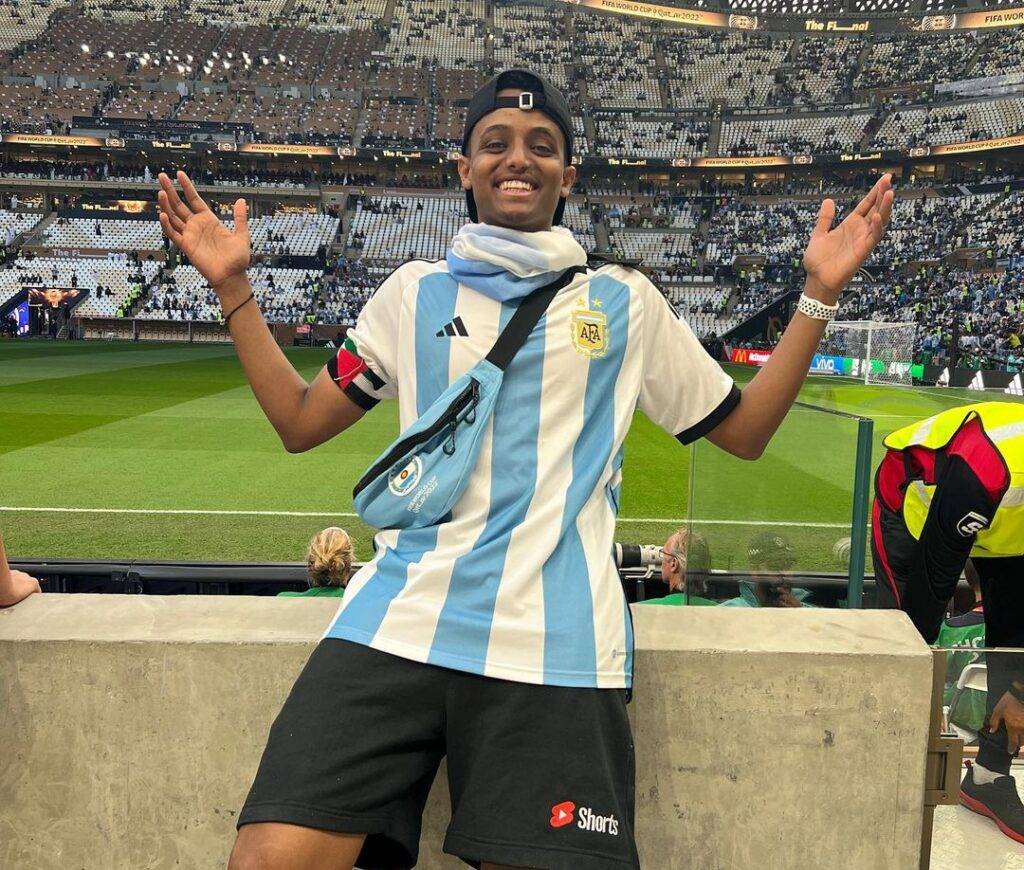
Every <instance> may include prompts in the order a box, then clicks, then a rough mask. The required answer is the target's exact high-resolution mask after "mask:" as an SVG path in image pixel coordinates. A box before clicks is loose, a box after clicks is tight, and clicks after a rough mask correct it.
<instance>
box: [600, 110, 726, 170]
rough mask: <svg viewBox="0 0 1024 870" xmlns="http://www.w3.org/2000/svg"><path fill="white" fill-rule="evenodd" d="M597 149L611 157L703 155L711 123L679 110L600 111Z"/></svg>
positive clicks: (668, 157)
mask: <svg viewBox="0 0 1024 870" xmlns="http://www.w3.org/2000/svg"><path fill="white" fill-rule="evenodd" d="M594 123H595V125H596V126H597V137H598V143H597V153H598V154H602V155H606V156H609V157H613V156H623V157H660V158H665V159H669V160H671V159H672V158H674V157H700V156H702V155H704V154H705V153H706V151H707V145H708V136H709V133H710V128H711V123H710V121H708V120H707V118H700V117H693V116H687V115H678V114H664V115H641V114H639V113H621V114H603V113H602V114H596V113H595V115H594Z"/></svg>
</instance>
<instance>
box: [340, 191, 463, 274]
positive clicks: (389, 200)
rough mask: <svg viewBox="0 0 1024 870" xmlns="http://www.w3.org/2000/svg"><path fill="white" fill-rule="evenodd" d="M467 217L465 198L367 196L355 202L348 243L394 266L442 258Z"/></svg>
mask: <svg viewBox="0 0 1024 870" xmlns="http://www.w3.org/2000/svg"><path fill="white" fill-rule="evenodd" d="M467 219H468V216H467V214H466V201H465V199H464V198H462V197H454V196H386V197H379V198H378V197H370V196H364V197H362V198H361V199H360V201H358V202H357V203H356V206H355V212H354V215H353V218H352V225H351V228H350V230H349V234H348V242H347V245H348V247H349V248H354V249H357V250H359V251H361V253H362V256H363V258H365V259H366V260H367V261H373V262H379V263H386V264H391V265H397V264H398V263H401V262H404V261H405V260H409V259H423V260H440V259H443V257H444V254H445V249H446V248H447V246H448V243H449V242H450V241H451V239H452V236H454V235H455V233H456V232H457V231H458V229H459V227H460V226H462V224H464V223H465V222H466V220H467Z"/></svg>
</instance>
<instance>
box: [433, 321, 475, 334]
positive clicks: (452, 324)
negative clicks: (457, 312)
mask: <svg viewBox="0 0 1024 870" xmlns="http://www.w3.org/2000/svg"><path fill="white" fill-rule="evenodd" d="M434 335H436V336H437V337H438V338H444V337H445V336H446V335H448V336H456V335H461V336H462V337H463V338H465V337H466V336H468V335H469V332H468V331H467V329H466V324H465V323H463V322H462V318H461V317H456V318H455V319H454V320H450V321H449V322H448V323H446V324H445V325H444V326H442V327H441V328H440V329H439V330H438V331H437V332H435V333H434Z"/></svg>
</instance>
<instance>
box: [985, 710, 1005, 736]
mask: <svg viewBox="0 0 1024 870" xmlns="http://www.w3.org/2000/svg"><path fill="white" fill-rule="evenodd" d="M1002 724H1003V714H1002V713H1000V712H999V711H997V710H993V711H992V715H991V716H990V717H989V720H988V730H989V731H990V732H991V733H992V734H995V733H996V731H998V730H999V726H1000V725H1002Z"/></svg>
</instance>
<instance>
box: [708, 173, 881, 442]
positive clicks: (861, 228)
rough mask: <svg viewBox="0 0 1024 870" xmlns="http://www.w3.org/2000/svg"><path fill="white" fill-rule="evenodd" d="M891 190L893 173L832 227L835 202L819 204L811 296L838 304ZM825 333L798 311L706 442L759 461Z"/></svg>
mask: <svg viewBox="0 0 1024 870" xmlns="http://www.w3.org/2000/svg"><path fill="white" fill-rule="evenodd" d="M891 188H892V178H891V176H890V175H883V176H882V178H881V179H880V180H879V181H878V182H877V183H876V184H875V186H874V187H873V188H872V189H871V192H870V193H868V195H867V196H865V197H864V199H862V200H861V201H860V203H859V204H858V205H857V208H856V209H854V211H852V212H851V213H850V214H849V215H847V217H846V219H845V220H844V221H843V222H842V223H841V224H840V225H839V226H838V227H836V228H835V229H834V230H831V231H830V230H829V227H831V226H832V220H833V218H834V217H835V209H836V207H835V203H834V202H833V201H832V200H831V199H826V200H825V201H824V202H823V203H822V204H821V209H820V210H819V212H818V221H817V223H816V225H815V227H814V231H813V232H812V233H811V241H810V244H809V245H808V246H807V250H806V251H805V252H804V268H805V269H806V271H807V282H806V284H805V285H804V292H805V293H806V294H807V295H808V296H810V297H812V298H814V299H818V300H819V301H821V302H824V303H825V304H827V305H834V304H835V303H836V301H837V300H838V299H839V294H840V293H841V292H842V290H843V288H844V287H845V286H846V284H847V282H849V280H850V279H851V278H852V277H853V276H854V275H855V274H856V273H857V270H858V269H859V268H860V266H861V264H862V263H863V262H864V261H865V260H866V259H867V257H868V255H869V254H870V253H871V251H872V249H873V248H874V247H875V245H876V244H878V241H879V239H881V237H882V234H883V233H884V232H885V227H886V225H887V224H888V222H889V215H890V213H891V211H892V201H893V192H892V189H891ZM824 331H825V321H823V320H814V319H812V318H810V317H806V316H804V315H803V314H800V313H799V312H798V313H796V314H794V315H793V319H792V320H791V321H790V323H789V326H788V327H787V328H786V332H785V333H784V334H783V336H782V339H781V341H779V344H778V346H777V347H776V348H775V350H774V351H773V352H772V355H771V357H770V358H769V360H768V362H767V363H765V365H764V367H763V368H762V369H761V370H760V371H759V372H758V373H757V374H756V375H755V376H754V378H753V380H751V382H750V383H749V384H748V385H747V386H746V388H744V390H743V392H742V393H741V395H740V402H739V404H738V405H737V406H736V408H735V409H734V410H733V411H732V413H731V414H729V416H728V417H726V418H725V419H724V420H723V421H722V422H721V423H719V424H718V426H716V427H715V428H714V429H713V430H712V431H711V432H710V433H708V436H707V437H708V440H710V441H711V443H712V444H714V445H716V446H717V447H720V448H722V449H723V450H725V451H726V452H728V453H732V454H733V455H734V456H739V457H740V458H741V459H757V458H758V457H759V456H760V455H761V454H762V453H764V449H765V447H767V446H768V442H769V441H771V438H772V436H773V435H774V434H775V432H776V430H777V429H778V428H779V425H780V424H781V423H782V420H783V418H784V417H785V416H786V414H787V413H788V412H789V409H790V408H791V407H792V405H793V402H794V401H795V400H796V397H797V393H799V392H800V387H802V386H803V383H804V379H805V378H806V377H807V371H808V369H809V368H810V364H811V359H812V358H813V356H814V354H815V353H816V352H817V349H818V343H819V342H820V341H821V336H822V334H823V333H824Z"/></svg>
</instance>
